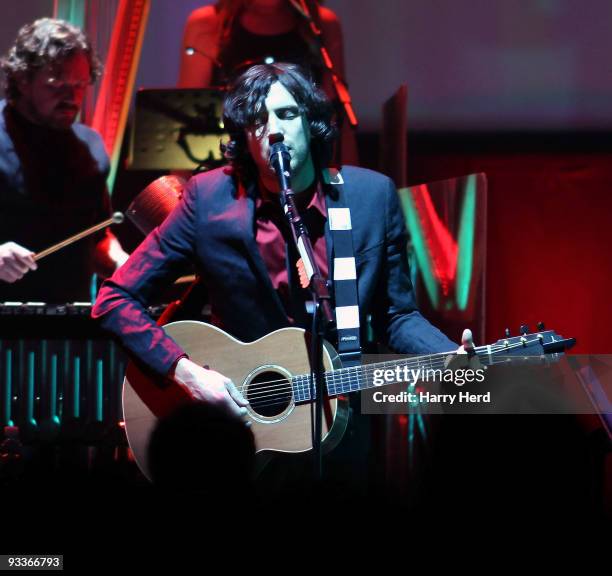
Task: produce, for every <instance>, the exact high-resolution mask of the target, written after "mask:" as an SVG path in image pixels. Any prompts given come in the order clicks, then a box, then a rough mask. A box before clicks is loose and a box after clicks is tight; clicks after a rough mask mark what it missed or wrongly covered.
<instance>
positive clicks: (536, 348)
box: [492, 322, 576, 356]
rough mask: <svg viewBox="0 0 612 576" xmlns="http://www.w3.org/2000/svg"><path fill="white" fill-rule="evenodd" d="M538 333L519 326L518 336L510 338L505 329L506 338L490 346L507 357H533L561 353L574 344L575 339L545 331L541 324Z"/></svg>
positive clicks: (508, 331)
mask: <svg viewBox="0 0 612 576" xmlns="http://www.w3.org/2000/svg"><path fill="white" fill-rule="evenodd" d="M537 328H538V332H532V333H530V332H529V327H528V326H527V325H525V324H523V325H521V328H520V336H510V330H508V329H507V328H506V330H505V332H506V337H505V338H502V339H500V340H498V341H497V342H496V343H495V344H493V345H492V348H494V349H495V352H496V353H498V354H504V355H507V356H511V355H512V356H514V355H521V356H533V355H541V354H552V353H561V352H565V351H566V350H569V349H570V348H572V347H573V346H574V344H576V339H575V338H563V336H560V335H559V334H557V333H556V332H555V331H554V330H545V329H544V328H545V327H544V324H543V323H542V322H539V323H538V326H537Z"/></svg>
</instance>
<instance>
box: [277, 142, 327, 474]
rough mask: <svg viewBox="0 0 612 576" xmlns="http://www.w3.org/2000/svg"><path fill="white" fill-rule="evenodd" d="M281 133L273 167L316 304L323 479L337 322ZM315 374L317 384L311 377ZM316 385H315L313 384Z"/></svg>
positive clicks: (317, 449)
mask: <svg viewBox="0 0 612 576" xmlns="http://www.w3.org/2000/svg"><path fill="white" fill-rule="evenodd" d="M283 140H284V136H283V135H282V134H270V136H269V137H268V141H269V143H270V166H271V167H272V168H273V169H274V171H275V172H276V176H277V178H278V184H279V187H280V198H281V204H282V207H283V211H284V213H285V217H286V218H287V222H288V223H289V227H290V229H291V233H292V236H293V240H294V242H295V245H296V248H297V250H298V253H299V254H300V258H301V259H302V262H303V264H304V269H305V270H306V275H307V276H308V279H309V285H308V288H309V290H310V292H311V294H312V298H313V301H314V305H315V306H314V317H313V331H312V334H311V337H312V342H311V353H310V355H309V359H310V365H311V377H310V395H311V398H310V399H311V401H312V400H313V395H314V401H315V418H314V434H313V439H312V441H313V446H312V447H313V456H314V473H315V478H316V479H317V480H319V481H321V480H322V477H323V461H322V451H321V436H322V432H323V402H324V399H325V395H326V393H327V390H326V388H325V368H324V366H323V338H324V337H325V334H326V333H327V330H328V329H329V328H330V327H331V326H332V325H333V323H334V319H333V314H332V310H331V305H330V296H329V289H328V286H327V282H326V280H325V278H323V276H322V275H321V271H320V270H319V267H318V266H317V263H316V260H315V258H314V251H313V249H312V243H311V242H310V237H309V235H308V230H307V229H306V226H305V224H304V221H303V220H302V218H301V217H300V214H299V212H298V210H297V208H296V205H295V193H294V192H293V190H292V189H291V155H290V154H289V150H288V149H287V147H286V146H285V144H284V143H283ZM313 373H314V375H315V378H314V383H313V378H312V374H313ZM313 384H314V385H313Z"/></svg>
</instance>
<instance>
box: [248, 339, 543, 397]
mask: <svg viewBox="0 0 612 576" xmlns="http://www.w3.org/2000/svg"><path fill="white" fill-rule="evenodd" d="M533 342H535V340H533V341H531V342H528V344H531V343H533ZM522 346H523V344H522V343H519V344H513V345H510V346H504V345H498V346H496V347H494V346H492V347H491V351H492V352H497V351H501V349H504V350H511V349H514V348H518V347H522ZM479 349H480V350H485V349H487V347H485V346H482V347H479ZM479 349H475V350H477V352H476V353H477V354H478V350H479ZM452 354H453V353H452V352H439V353H437V354H432V355H430V356H427V358H428V359H429V360H428V361H424V358H425V357H424V356H420V357H418V358H415V359H412V360H406V366H409V367H410V366H417V367H421V368H422V367H424V365H425V364H427V363H429V364H430V365H432V366H433V363H434V362H435V363H439V362H440V361H446V359H447V358H448V357H449V356H451V355H452ZM487 355H488V354H487ZM397 363H398V360H390V361H387V362H377V363H375V364H365V365H362V366H355V367H350V368H339V369H337V370H332V371H328V372H326V379H329V378H331V379H332V380H337V379H338V377H339V378H340V380H341V382H343V379H346V380H348V381H350V380H351V376H359V375H372V373H373V372H374V370H378V369H381V368H383V367H384V366H387V365H392V366H395V365H397ZM351 371H352V374H351ZM345 375H346V377H345ZM304 379H306V380H309V379H310V375H308V374H298V375H295V376H293V377H292V380H293V381H296V380H304ZM275 383H280V384H275ZM333 383H334V382H332V384H333ZM267 384H274V385H273V386H267ZM299 385H300V383H298V386H299ZM303 385H304V386H306V385H307V383H304V384H303ZM287 386H289V380H288V379H287V378H279V379H276V380H265V381H263V382H257V383H256V388H257V390H258V391H261V390H270V389H275V388H279V387H281V388H282V387H287ZM241 391H244V386H242V389H241Z"/></svg>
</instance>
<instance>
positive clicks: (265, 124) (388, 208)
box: [93, 64, 471, 417]
mask: <svg viewBox="0 0 612 576" xmlns="http://www.w3.org/2000/svg"><path fill="white" fill-rule="evenodd" d="M224 121H225V128H226V129H227V130H228V131H229V133H230V141H229V142H228V143H227V144H225V145H224V146H223V149H224V153H225V157H226V159H227V160H228V162H229V166H226V167H222V168H218V169H216V170H212V171H210V172H206V173H203V174H198V175H197V176H195V177H193V178H192V179H191V180H190V181H189V183H188V185H187V187H186V189H185V192H184V195H183V200H182V202H181V204H180V205H179V206H178V207H177V208H176V209H175V210H174V212H173V213H171V214H170V216H169V217H168V218H167V219H166V221H165V222H164V223H163V224H162V225H161V226H160V227H159V228H157V229H156V230H154V231H153V232H152V233H151V234H150V235H149V236H148V237H147V238H146V239H145V240H144V242H143V243H142V244H141V245H140V246H139V247H138V249H137V250H136V251H135V252H134V253H133V254H132V256H131V257H130V258H129V260H128V261H127V262H126V264H125V265H124V266H123V267H122V268H120V269H119V270H118V271H117V272H116V273H115V274H114V275H113V276H112V278H110V279H109V280H107V281H106V282H105V283H104V285H103V286H102V289H101V290H100V294H99V296H98V299H97V302H96V304H95V307H94V309H93V316H94V318H97V319H99V320H100V322H101V324H102V326H103V327H104V328H105V329H107V330H109V331H110V332H112V333H114V334H115V335H117V336H118V338H119V339H120V341H121V342H122V343H123V345H124V346H125V348H126V349H127V350H128V351H129V352H130V354H131V355H132V357H134V358H135V359H136V360H137V361H138V363H139V365H141V366H146V367H148V370H149V371H151V372H152V373H154V374H155V375H157V376H159V377H161V378H162V379H171V380H173V381H174V382H176V383H177V384H179V386H181V387H182V388H183V389H185V390H186V391H187V392H188V393H189V395H190V396H191V397H193V398H194V399H198V400H201V401H204V402H209V403H212V404H216V405H219V406H222V407H224V408H226V409H228V410H229V411H230V412H231V413H233V414H235V415H236V416H239V417H245V416H246V415H247V406H248V405H249V402H248V401H247V400H246V399H245V397H243V395H242V394H241V393H240V391H239V390H238V389H237V387H236V386H235V385H234V383H233V382H232V381H231V380H230V379H229V378H227V377H226V376H224V375H223V374H221V373H219V372H217V371H215V370H214V367H215V359H214V358H212V357H211V358H210V360H208V359H206V361H205V362H204V363H203V364H204V366H202V365H200V364H198V363H196V362H194V361H192V360H190V359H189V357H187V355H186V354H185V351H184V350H183V348H182V347H181V346H180V345H179V344H178V343H177V342H176V341H175V340H174V339H172V338H171V337H170V336H169V335H167V334H166V332H165V331H164V329H163V328H161V327H160V326H157V325H156V324H155V322H154V321H153V320H152V319H151V318H150V317H149V316H148V315H147V313H146V312H145V308H146V307H147V305H148V303H149V301H150V300H151V298H152V297H153V295H154V293H155V291H156V290H158V289H159V288H161V287H163V286H165V285H167V284H168V283H170V282H172V281H173V280H174V279H176V278H177V277H179V276H180V275H181V274H183V273H184V272H185V271H186V270H187V269H188V266H189V265H190V264H194V265H195V266H196V268H197V271H198V274H199V276H200V277H201V279H202V282H203V283H204V284H205V286H206V288H207V290H208V294H209V299H210V304H211V309H212V323H213V324H214V325H216V326H218V327H220V328H222V329H223V330H225V331H227V332H229V333H230V334H231V335H232V336H234V337H235V338H237V339H240V340H242V341H244V342H252V341H254V340H257V339H259V338H261V337H263V336H265V335H266V334H268V333H270V332H272V331H275V330H278V329H281V328H284V327H288V326H299V327H303V328H306V327H308V326H309V320H308V314H307V311H306V306H307V299H308V292H307V291H306V290H304V289H303V288H302V287H301V286H300V285H299V282H298V278H297V277H298V274H297V273H296V264H297V260H298V256H297V253H296V251H295V249H294V248H293V241H292V238H291V232H290V231H289V228H288V225H287V223H286V221H285V216H284V214H283V212H282V209H281V205H280V202H279V198H278V196H279V185H278V183H277V177H276V175H275V173H274V170H273V169H272V168H271V167H270V163H269V157H270V149H269V148H270V144H269V138H268V137H269V136H270V135H271V134H280V135H282V136H283V137H284V143H285V144H286V145H287V148H288V150H289V153H290V155H291V169H292V184H293V186H292V188H293V190H294V192H295V194H296V203H297V207H298V210H299V211H300V213H301V216H302V218H303V220H304V221H305V222H306V224H307V227H308V230H309V234H310V237H311V241H312V244H313V250H314V255H315V259H316V261H317V263H318V265H319V268H320V269H321V272H322V274H323V275H324V276H325V277H327V278H329V279H330V280H333V283H332V289H331V292H332V298H334V294H335V302H334V300H332V303H335V305H336V320H337V323H338V328H339V329H340V328H342V329H343V330H344V331H345V333H346V334H353V336H351V337H350V338H348V339H349V340H350V339H351V338H352V339H353V340H357V341H359V339H358V338H359V336H354V334H355V333H357V334H358V335H359V334H361V335H363V332H364V327H365V326H366V317H367V316H369V315H370V316H371V322H372V327H373V329H374V331H375V334H376V337H377V338H378V340H379V341H380V342H382V343H384V344H385V345H387V346H388V347H389V348H390V349H392V350H394V351H396V352H398V353H406V354H424V353H432V352H447V351H452V350H455V349H456V348H457V346H456V344H454V343H453V342H452V341H451V340H449V339H448V338H447V337H446V336H445V335H444V334H442V333H441V332H440V331H439V330H438V329H436V328H435V327H433V326H432V325H431V324H430V323H429V322H427V320H425V319H424V318H423V317H422V316H421V314H420V313H419V311H418V310H417V307H416V303H415V295H414V290H413V287H412V284H411V281H410V274H409V269H408V259H407V254H406V241H407V233H406V228H405V224H404V220H403V216H402V211H401V209H400V205H399V202H398V198H397V194H396V190H395V187H394V185H393V183H392V182H391V180H390V179H389V178H387V177H386V176H383V175H381V174H378V173H376V172H373V171H370V170H366V169H362V168H356V167H352V166H345V167H343V169H342V170H341V171H339V172H338V171H337V172H334V171H331V170H328V169H326V168H325V167H326V160H327V158H328V153H329V150H330V147H331V143H332V141H333V139H334V137H335V130H334V126H333V124H332V111H331V107H330V105H329V103H328V101H327V100H326V99H325V97H324V96H323V95H322V93H321V92H320V91H319V90H318V89H317V88H315V87H314V86H313V85H312V84H311V83H310V81H309V80H308V79H307V78H306V77H305V76H304V75H303V74H302V73H301V71H300V70H299V69H298V68H297V67H296V66H294V65H289V64H265V65H257V66H253V67H252V68H250V69H249V70H248V71H247V72H245V73H244V74H243V75H242V76H241V77H240V78H239V79H238V80H237V81H236V83H235V84H234V86H233V87H232V88H231V90H230V91H229V93H228V95H227V97H226V100H225V108H224ZM332 216H333V218H332ZM334 218H335V220H336V225H335V226H334V225H333V223H332V225H331V226H330V221H331V220H333V219H334ZM338 223H339V224H338ZM334 228H335V229H338V228H341V229H343V230H345V231H346V229H352V249H353V254H352V255H350V254H349V255H348V257H346V254H345V255H344V256H345V257H343V258H338V251H339V248H338V246H337V244H336V242H335V239H336V237H335V236H334V233H335V231H334ZM340 260H341V262H339V261H340ZM340 264H341V265H342V270H340V269H339V266H340ZM347 280H348V281H351V280H352V281H353V282H354V283H355V285H356V290H355V292H356V295H357V300H358V302H357V303H355V304H358V308H357V307H356V306H340V304H339V303H338V302H337V300H338V294H337V293H336V292H337V291H336V292H335V291H334V285H337V284H338V283H339V282H342V281H347ZM357 310H358V313H357V312H356V311H357ZM351 312H352V313H351ZM339 331H340V330H339ZM466 332H467V331H466ZM331 339H332V343H338V342H333V339H334V337H333V336H331ZM336 340H337V341H338V340H340V338H338V337H337V336H336ZM362 340H363V337H362ZM464 344H465V345H466V346H471V341H470V340H469V337H466V339H464ZM460 351H463V346H462V347H461V348H460ZM209 366H210V368H209Z"/></svg>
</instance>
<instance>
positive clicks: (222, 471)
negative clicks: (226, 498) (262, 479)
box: [149, 402, 255, 496]
mask: <svg viewBox="0 0 612 576" xmlns="http://www.w3.org/2000/svg"><path fill="white" fill-rule="evenodd" d="M254 462H255V441H254V438H253V433H252V432H251V430H250V429H249V428H247V427H246V426H245V424H244V422H243V421H241V420H239V419H236V418H235V417H233V416H231V415H229V414H227V413H226V412H225V411H222V410H220V409H219V408H217V407H214V406H210V405H208V404H205V403H200V402H198V403H192V404H186V405H184V406H181V407H179V408H178V409H177V410H176V411H175V412H173V413H172V414H171V415H170V416H169V417H167V418H165V419H163V420H160V421H159V422H158V424H157V427H156V429H155V431H154V432H153V434H152V435H151V441H150V444H149V470H150V473H151V479H152V481H153V484H154V485H156V486H157V487H159V488H163V489H168V490H171V491H176V492H179V493H192V494H201V495H209V496H212V495H215V494H219V495H220V496H223V495H227V494H228V491H229V490H237V491H238V492H239V493H242V494H244V493H245V492H249V491H250V489H251V486H252V482H253V470H254Z"/></svg>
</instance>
